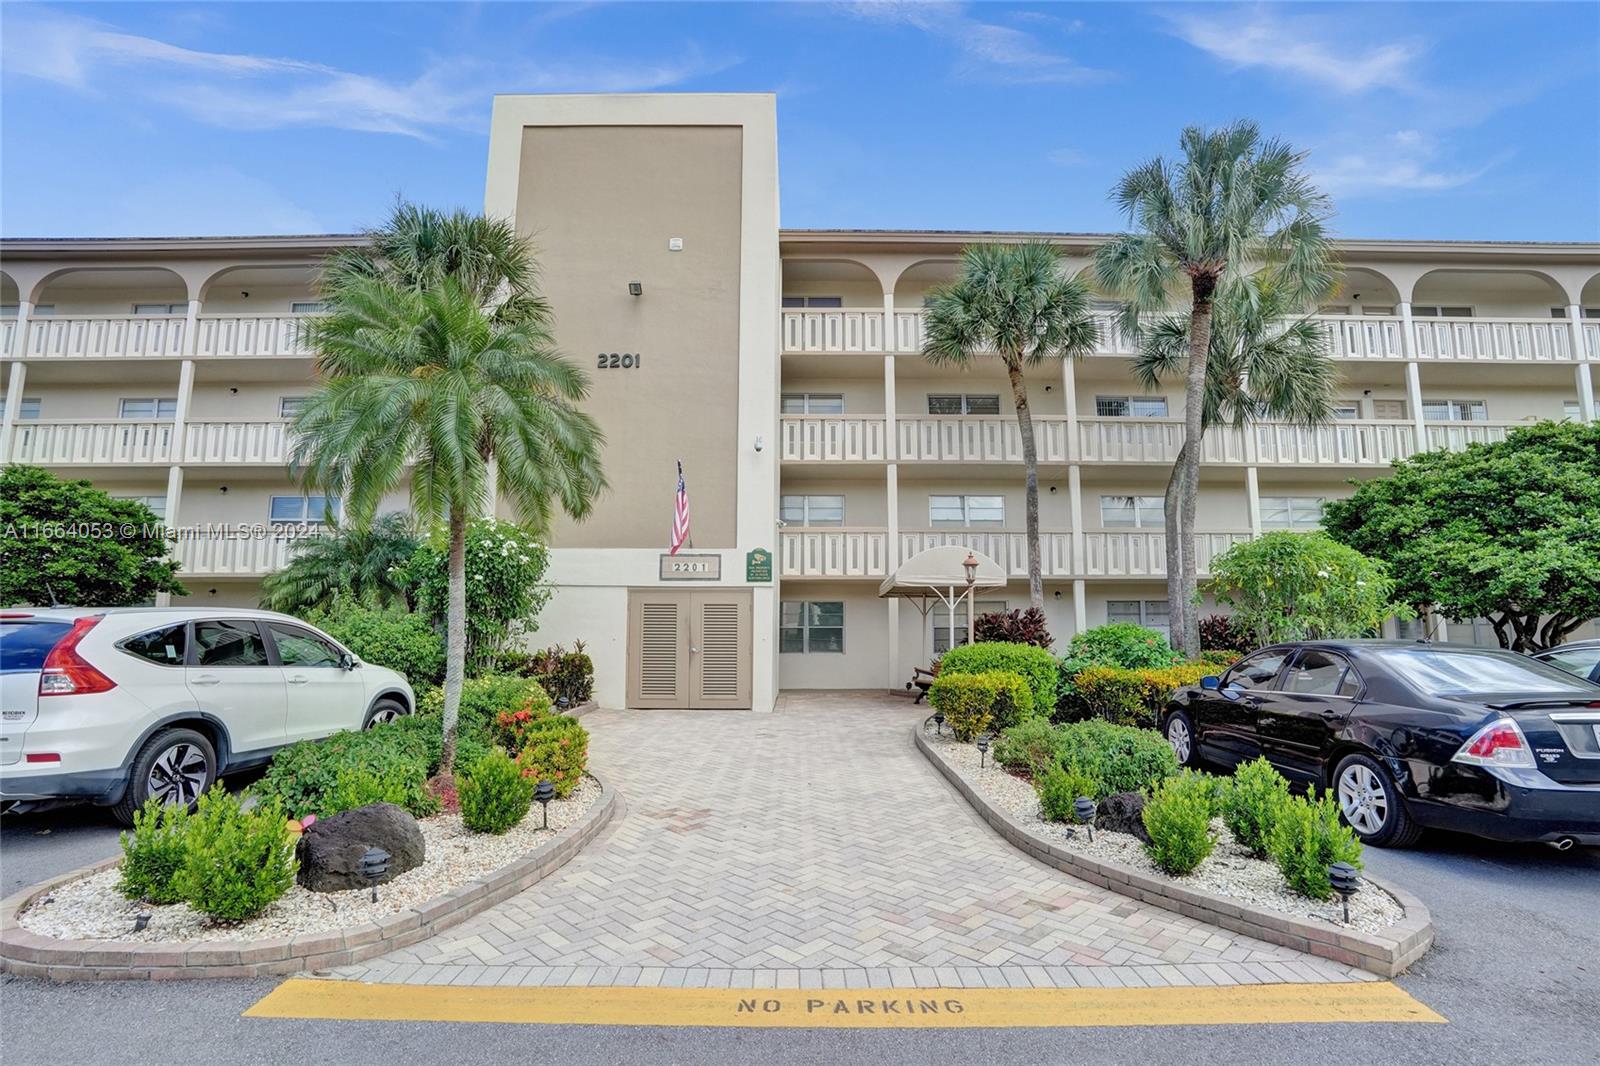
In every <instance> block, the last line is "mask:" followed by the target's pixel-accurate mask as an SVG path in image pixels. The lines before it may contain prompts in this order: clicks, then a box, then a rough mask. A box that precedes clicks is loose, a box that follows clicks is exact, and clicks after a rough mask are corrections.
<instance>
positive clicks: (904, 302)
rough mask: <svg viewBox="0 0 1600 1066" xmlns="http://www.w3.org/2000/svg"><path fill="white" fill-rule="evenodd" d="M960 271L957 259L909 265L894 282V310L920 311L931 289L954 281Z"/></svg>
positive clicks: (931, 260)
mask: <svg viewBox="0 0 1600 1066" xmlns="http://www.w3.org/2000/svg"><path fill="white" fill-rule="evenodd" d="M960 271H961V263H960V261H959V260H957V259H925V260H923V261H922V262H920V263H913V264H911V265H910V266H908V267H906V268H905V269H904V270H902V271H901V272H900V277H899V279H898V280H896V281H895V284H894V306H895V310H897V311H920V310H922V308H923V305H924V304H926V303H927V300H928V296H929V294H930V293H931V292H932V291H933V289H934V288H935V287H937V286H939V285H943V284H945V283H947V282H950V281H954V280H955V279H956V276H957V275H958V274H959V273H960Z"/></svg>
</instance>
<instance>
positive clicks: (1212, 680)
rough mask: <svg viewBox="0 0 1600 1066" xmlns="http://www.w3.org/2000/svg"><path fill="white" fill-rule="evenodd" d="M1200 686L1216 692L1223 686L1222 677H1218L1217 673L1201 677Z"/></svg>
mask: <svg viewBox="0 0 1600 1066" xmlns="http://www.w3.org/2000/svg"><path fill="white" fill-rule="evenodd" d="M1200 687H1201V688H1203V689H1205V690H1206V691H1207V692H1215V691H1217V689H1219V688H1221V687H1222V678H1220V677H1217V676H1216V675H1215V674H1208V675H1207V676H1205V677H1202V678H1201V679H1200Z"/></svg>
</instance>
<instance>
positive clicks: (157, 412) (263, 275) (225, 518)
mask: <svg viewBox="0 0 1600 1066" xmlns="http://www.w3.org/2000/svg"><path fill="white" fill-rule="evenodd" d="M777 151H778V136H777V120H776V109H775V103H774V99H773V98H772V97H770V96H764V95H715V96H697V95H641V96H557V97H542V96H505V97H498V98H497V99H496V102H495V109H494V117H493V121H492V128H491V137H490V149H489V162H488V171H487V182H486V193H485V206H486V209H487V210H488V211H490V212H492V213H495V214H499V215H503V216H506V217H511V218H513V219H515V220H516V222H517V224H518V226H519V228H520V229H522V230H523V231H524V232H526V233H527V234H529V235H530V236H531V237H532V238H533V239H534V241H535V242H536V244H537V246H538V248H539V252H540V258H541V262H542V264H543V270H544V288H545V291H546V293H547V295H548V296H549V298H550V300H551V302H552V304H553V306H554V307H555V309H556V314H557V323H556V330H557V338H558V340H559V342H560V343H561V345H562V347H563V349H564V350H565V351H566V352H567V353H568V355H569V356H570V357H571V358H573V359H574V360H576V361H577V362H578V363H579V364H580V365H583V366H585V367H586V368H587V369H588V371H589V373H590V376H591V378H592V379H593V396H592V400H591V402H590V404H589V410H590V411H591V412H592V413H593V414H594V415H595V417H596V418H597V419H598V420H599V421H600V424H601V425H602V427H603V428H604V430H605V432H606V436H607V446H606V470H607V473H608V476H609V478H610V481H611V489H610V491H609V492H608V494H607V495H606V497H605V498H604V499H603V500H602V501H601V503H600V505H599V507H598V508H597V510H596V513H595V514H594V516H593V517H591V518H590V519H589V520H588V521H586V522H583V523H570V522H565V521H563V522H561V523H559V524H558V525H557V527H556V528H555V529H553V530H551V532H550V541H551V544H552V547H553V552H552V569H551V578H552V580H553V582H554V583H555V584H556V585H557V591H556V594H555V596H554V598H553V599H552V601H551V603H550V605H549V606H548V607H547V608H546V610H545V612H544V614H543V616H542V618H541V626H540V632H539V633H538V634H537V635H536V637H535V638H534V639H535V640H536V641H539V642H548V641H555V640H561V641H568V642H570V641H571V640H573V639H582V640H584V641H585V642H586V643H587V644H588V646H589V648H590V650H591V652H592V654H593V655H594V657H595V660H596V668H597V674H598V695H599V698H600V700H601V702H602V703H603V704H605V705H608V706H621V705H631V706H644V707H649V706H713V707H714V706H724V707H756V708H765V707H770V706H771V705H772V702H773V700H774V698H775V695H776V693H777V691H778V690H779V689H780V688H788V689H801V688H884V687H891V688H898V687H900V686H902V685H903V683H904V682H905V680H906V679H907V677H908V676H909V675H910V672H911V668H912V666H914V665H917V664H920V663H922V662H924V661H925V659H926V658H927V656H928V655H929V653H930V651H932V650H938V649H941V648H943V647H945V646H947V645H948V644H949V643H950V642H952V641H956V642H959V641H961V640H964V639H965V638H966V621H965V617H964V616H958V617H957V618H956V620H955V624H954V625H952V623H951V619H950V617H949V614H948V612H946V611H945V609H944V608H942V607H941V608H937V609H935V610H933V611H931V612H927V613H924V612H923V611H921V610H919V609H918V605H917V604H916V603H915V602H914V601H908V600H906V599H904V598H902V597H893V596H891V597H884V596H880V595H879V593H880V586H881V585H883V584H884V582H885V581H886V579H889V578H892V576H893V575H894V574H895V573H896V570H897V568H899V567H900V566H901V565H902V564H903V563H905V562H906V560H908V559H911V558H912V557H914V556H915V555H916V554H917V553H918V552H921V551H924V550H926V549H929V548H933V547H939V546H945V545H960V546H963V547H965V548H969V549H970V550H972V551H973V552H975V553H978V554H979V555H981V556H983V557H986V558H987V559H992V560H993V561H994V562H995V563H996V564H997V565H998V567H999V568H1000V570H1001V571H1003V573H1004V574H1006V575H1007V576H1008V583H1007V584H1005V585H1004V586H1003V587H996V588H991V589H985V590H983V591H982V592H981V593H979V594H978V596H977V608H978V609H979V610H985V609H990V608H994V609H999V608H1012V607H1022V606H1026V604H1027V583H1026V548H1025V544H1024V536H1023V533H1022V528H1023V498H1022V495H1023V487H1022V467H1021V440H1020V436H1019V433H1018V429H1017V426H1016V422H1015V418H1014V413H1013V410H1012V404H1011V398H1010V390H1009V387H1008V385H1007V383H1006V380H1005V377H1004V374H1003V372H1002V370H1001V368H1000V366H999V364H998V361H994V362H992V363H989V364H986V365H981V366H979V367H977V368H975V369H974V370H972V371H970V372H957V371H951V370H946V369H937V368H934V367H931V366H929V365H928V364H927V363H926V362H925V361H924V360H923V359H922V358H921V356H920V354H919V350H920V347H921V341H922V333H921V330H922V313H923V306H924V303H925V300H926V299H927V296H928V293H929V292H930V290H931V289H932V288H933V287H934V286H936V285H938V284H939V283H940V282H942V281H945V280H947V279H949V278H951V277H952V276H953V275H954V272H955V270H956V260H957V256H958V254H959V252H960V249H961V248H962V247H963V245H965V244H967V243H969V242H972V241H975V240H1012V239H1023V238H1039V237H1044V238H1047V239H1049V240H1051V241H1053V242H1055V243H1056V244H1057V245H1058V246H1059V247H1060V248H1061V251H1062V254H1063V256H1064V259H1065V262H1066V264H1067V266H1068V268H1069V269H1073V270H1077V269H1081V268H1083V267H1085V266H1087V264H1088V262H1089V260H1090V257H1091V256H1092V254H1093V251H1094V248H1095V246H1096V244H1097V242H1098V240H1099V239H1100V238H1099V237H1098V236H1097V235H1093V234H993V233H951V232H862V231H816V230H804V231H801V230H783V229H780V228H779V220H778V185H777ZM375 210H376V208H375ZM358 239H359V238H356V237H351V236H339V235H334V236H309V237H263V238H247V237H239V238H193V239H182V238H151V239H127V240H55V239H8V240H5V241H3V242H0V260H3V262H0V305H3V308H0V314H3V317H0V351H3V352H4V353H5V359H6V363H7V364H8V365H7V367H6V373H5V374H4V376H3V379H0V380H3V381H4V386H5V402H4V419H3V423H0V459H4V460H5V461H9V462H25V463H36V464H41V465H45V466H48V467H50V468H51V469H54V470H56V471H58V472H59V473H61V474H63V475H71V476H79V477H87V478H90V479H92V480H93V481H95V482H96V483H97V484H99V485H101V486H102V487H104V488H105V489H106V490H107V491H109V492H112V493H114V494H117V495H124V496H135V497H139V498H142V499H144V500H145V501H146V502H147V503H148V504H150V506H151V507H152V508H153V509H155V510H156V512H157V514H159V515H162V516H163V517H164V519H165V520H166V521H167V522H168V524H169V525H171V526H173V527H174V528H175V529H178V530H180V531H181V532H180V536H179V539H178V540H177V542H176V544H175V550H176V552H177V555H178V557H179V559H180V560H181V561H182V563H183V573H182V577H183V580H184V581H185V583H186V584H187V586H188V589H189V595H188V596H187V597H183V598H181V600H180V602H186V603H192V604H207V603H214V604H219V605H238V604H249V603H253V602H254V601H255V598H256V596H257V594H258V590H259V583H260V580H261V578H262V576H263V575H264V574H266V573H268V572H270V571H272V570H273V569H275V568H277V567H279V566H282V565H283V564H284V562H285V561H286V559H287V558H288V557H289V554H290V552H291V550H292V545H293V541H294V539H295V538H296V537H297V536H301V535H305V534H306V533H308V532H314V531H316V530H317V529H319V528H321V524H322V523H324V522H325V521H326V520H327V519H328V518H329V516H331V515H335V514H337V509H338V501H337V500H326V499H323V498H321V497H319V496H316V495H308V494H307V493H306V492H304V491H303V490H302V488H301V487H300V486H298V485H297V484H296V483H295V481H294V480H293V479H292V478H291V477H290V474H289V471H288V470H287V468H286V466H285V459H286V455H287V449H288V440H289V438H288V422H289V419H290V418H292V416H293V415H294V413H295V410H296V407H297V405H298V404H299V403H300V402H301V401H302V399H303V397H304V396H306V395H307V393H308V392H309V391H310V390H311V389H312V388H313V387H314V383H315V377H314V367H313V361H312V358H311V353H310V352H309V351H308V350H307V348H306V346H305V344H304V325H305V323H306V322H307V321H308V320H309V319H310V318H311V317H312V316H315V315H317V314H318V313H320V312H321V311H322V305H321V304H320V303H319V300H318V294H317V289H316V273H317V264H318V261H319V260H320V258H321V257H322V256H324V255H326V254H327V253H328V252H329V251H330V250H332V249H334V248H336V247H339V246H340V245H342V244H346V243H349V242H351V241H354V240H358ZM1340 254H1341V256H1342V258H1343V261H1344V265H1345V281H1344V285H1343V287H1342V289H1341V290H1340V292H1339V294H1338V296H1337V297H1335V298H1334V299H1333V300H1331V301H1330V303H1329V304H1328V305H1326V306H1324V307H1322V308H1319V309H1317V320H1318V321H1319V322H1320V323H1321V324H1322V325H1323V327H1324V328H1325V329H1326V330H1327V334H1328V339H1329V349H1330V354H1331V355H1332V357H1333V358H1334V359H1335V360H1336V361H1337V362H1338V364H1339V367H1340V369H1341V371H1342V382H1341V385H1340V392H1339V403H1338V408H1337V418H1336V420H1335V421H1334V422H1333V423H1332V424H1330V425H1328V426H1325V427H1321V428H1318V429H1312V430H1306V429H1298V428H1294V427H1289V426H1275V425H1262V426H1257V427H1253V428H1251V429H1248V430H1244V431H1238V430H1232V429H1219V430H1214V431H1212V432H1211V433H1210V434H1208V437H1207V440H1206V452H1205V456H1204V467H1203V475H1202V487H1201V495H1200V505H1199V518H1198V522H1199V530H1200V532H1199V560H1200V565H1201V569H1202V571H1204V570H1205V568H1206V566H1207V564H1208V562H1209V560H1210V559H1211V558H1213V557H1214V556H1215V555H1217V554H1218V553H1220V552H1222V551H1224V550H1226V549H1227V548H1228V547H1229V546H1231V545H1233V544H1236V543H1239V542H1241V541H1244V540H1247V539H1249V538H1251V537H1253V536H1256V535H1258V534H1260V533H1261V532H1263V531H1266V530H1272V529H1309V528H1313V527H1315V526H1316V524H1317V521H1318V517H1319V515H1320V511H1321V507H1322V504H1323V502H1324V501H1326V500H1328V499H1330V498H1335V497H1338V496H1342V495H1345V494H1347V493H1349V492H1350V491H1351V487H1350V481H1351V479H1360V478H1366V477H1378V476H1382V475H1383V473H1384V471H1385V470H1386V469H1387V466H1388V464H1389V463H1390V462H1391V461H1392V460H1394V459H1397V458H1403V457H1405V456H1408V455H1411V454H1414V453H1415V452H1417V451H1419V450H1424V449H1432V448H1461V447H1464V446H1465V445H1466V444H1468V443H1470V442H1472V441H1480V440H1497V439H1500V438H1502V437H1503V436H1504V435H1505V433H1506V432H1507V431H1508V430H1509V429H1511V428H1513V427H1515V426H1518V425H1523V424H1527V423H1530V422H1534V421H1538V420H1541V419H1561V418H1570V419H1582V420H1593V419H1595V418H1596V417H1597V405H1600V401H1597V398H1596V393H1595V376H1596V370H1597V367H1600V244H1594V243H1570V244H1532V243H1527V244H1521V243H1465V242H1445V241H1383V240H1347V241H1343V242H1341V244H1340ZM1103 311H1104V314H1103V317H1102V319H1101V325H1102V329H1101V339H1100V342H1099V344H1098V345H1097V348H1096V351H1095V352H1094V353H1093V354H1092V355H1090V356H1087V357H1085V358H1083V359H1081V360H1078V361H1075V362H1063V363H1061V364H1060V365H1059V366H1052V367H1043V368H1039V369H1038V370H1035V371H1031V372H1030V385H1029V388H1030V396H1029V402H1030V405H1031V407H1032V410H1033V416H1034V422H1035V433H1036V439H1037V445H1038V452H1039V459H1040V493H1041V498H1040V514H1041V520H1042V525H1043V545H1042V548H1043V559H1044V572H1045V595H1046V611H1047V614H1048V615H1049V617H1050V623H1051V627H1052V630H1053V632H1054V633H1055V634H1056V636H1057V638H1058V640H1059V641H1063V642H1064V640H1065V639H1066V638H1067V637H1069V636H1070V635H1071V634H1072V633H1074V632H1077V631H1079V630H1082V629H1083V628H1085V627H1088V626H1093V625H1097V624H1100V623H1103V622H1106V621H1114V620H1129V621H1137V622H1140V623H1142V624H1144V625H1148V626H1152V627H1155V628H1164V627H1165V624H1166V589H1165V582H1164V576H1163V563H1164V545H1163V532H1162V529H1163V516H1162V510H1161V508H1162V500H1161V496H1162V492H1163V489H1164V485H1165V479H1166V476H1167V472H1168V470H1169V469H1170V464H1171V462H1172V460H1173V457H1174V455H1175V452H1176V448H1177V446H1178V443H1179V442H1180V440H1181V436H1182V425H1181V415H1182V390H1181V385H1179V384H1177V383H1174V384H1173V385H1172V386H1171V387H1165V388H1162V389H1160V390H1155V391H1149V390H1145V389H1143V388H1141V387H1140V386H1139V385H1138V384H1137V383H1136V382H1135V381H1134V379H1133V378H1132V376H1131V375H1130V372H1129V365H1130V356H1131V354H1132V350H1131V347H1130V345H1129V344H1128V342H1127V341H1126V339H1124V338H1122V337H1121V336H1120V335H1119V334H1118V332H1117V330H1116V329H1115V326H1114V323H1113V321H1112V317H1111V305H1110V304H1109V303H1107V304H1106V305H1105V307H1104V308H1103ZM679 462H681V463H682V464H683V470H684V476H685V481H686V485H687V488H688V492H689V496H690V500H691V512H692V537H691V541H690V543H689V544H687V545H685V546H684V548H683V549H682V550H681V551H680V552H679V553H678V554H677V555H668V554H667V547H668V541H669V536H670V531H671V525H672V514H673V501H674V494H675V490H676V484H677V473H676V470H677V464H678V463H679ZM390 506H392V507H393V508H396V509H403V508H404V507H405V497H404V493H403V492H402V493H398V494H397V495H396V496H395V498H394V499H393V500H392V501H391V504H390ZM1446 635H1447V636H1448V637H1449V638H1450V639H1453V640H1476V641H1478V642H1483V643H1493V635H1492V633H1490V632H1489V631H1488V630H1487V626H1486V625H1485V624H1479V625H1477V626H1472V625H1451V626H1449V627H1448V631H1447V634H1446Z"/></svg>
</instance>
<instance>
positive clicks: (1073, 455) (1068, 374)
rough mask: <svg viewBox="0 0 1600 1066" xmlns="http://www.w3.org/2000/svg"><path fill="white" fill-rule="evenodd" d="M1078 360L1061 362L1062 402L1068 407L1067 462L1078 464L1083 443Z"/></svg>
mask: <svg viewBox="0 0 1600 1066" xmlns="http://www.w3.org/2000/svg"><path fill="white" fill-rule="evenodd" d="M1076 362H1077V361H1076V360H1074V359H1063V360H1061V402H1062V403H1064V404H1066V405H1067V462H1069V463H1076V462H1077V461H1078V459H1079V454H1078V453H1079V452H1080V451H1081V450H1082V448H1083V442H1082V441H1080V440H1078V371H1077V367H1076V365H1075V364H1076Z"/></svg>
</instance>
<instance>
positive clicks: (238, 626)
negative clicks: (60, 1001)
mask: <svg viewBox="0 0 1600 1066" xmlns="http://www.w3.org/2000/svg"><path fill="white" fill-rule="evenodd" d="M415 707H416V701H415V698H414V697H413V695H412V692H411V686H410V685H409V684H408V683H407V682H406V679H405V678H404V677H402V676H401V675H400V674H397V673H395V672H394V671H393V670H389V669H386V668H384V667H381V666H373V665H372V664H370V663H363V662H362V661H361V660H360V659H358V658H356V657H355V656H354V655H353V654H351V653H350V651H349V650H348V649H346V648H344V647H342V646H341V645H340V644H339V642H338V641H336V640H334V639H333V638H332V637H329V636H328V635H327V634H326V633H323V632H321V631H319V630H317V629H315V628H313V627H312V626H309V625H307V624H306V623H304V622H301V621H299V620H297V619H294V618H291V617H289V616H288V615H282V614H273V613H271V612H269V611H249V610H228V609H212V610H204V609H197V608H166V607H124V608H102V609H93V608H16V609H7V610H0V717H3V719H4V720H3V722H0V733H3V735H0V805H3V806H4V807H5V808H6V809H8V810H31V809H37V808H40V807H43V806H48V805H54V804H56V803H59V802H62V801H87V802H90V803H96V804H100V805H102V806H109V807H111V808H112V809H113V812H114V813H115V814H116V816H117V818H118V819H120V820H121V821H122V822H124V823H131V821H132V818H133V812H134V811H135V810H137V809H138V808H139V806H140V805H141V804H142V803H144V801H145V800H146V799H147V798H148V797H150V796H160V797H162V799H163V800H164V801H165V802H167V803H180V802H181V803H185V804H188V803H193V802H194V800H195V799H196V797H198V796H199V795H200V793H201V792H203V791H205V789H206V788H208V787H210V785H211V783H212V782H214V781H215V780H216V779H217V778H218V777H219V776H221V775H222V774H225V773H230V772H232V771H235V770H239V769H242V768H245V767H249V766H255V765H259V764H261V763H264V762H266V761H267V760H268V759H269V758H271V757H272V753H273V752H274V751H276V750H277V749H278V748H281V747H283V746H284V745H285V744H292V743H294V742H295V741H297V740H310V739H315V738H319V737H325V736H328V735H329V734H332V733H337V732H339V731H340V730H343V729H364V728H367V727H369V726H371V725H373V724H374V723H376V722H384V721H388V720H390V719H393V718H396V717H399V716H400V715H404V714H410V713H411V712H412V710H414V709H415Z"/></svg>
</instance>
